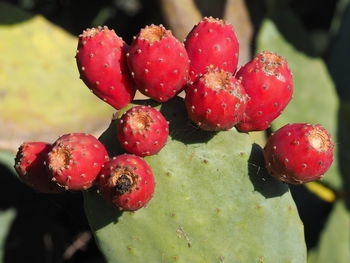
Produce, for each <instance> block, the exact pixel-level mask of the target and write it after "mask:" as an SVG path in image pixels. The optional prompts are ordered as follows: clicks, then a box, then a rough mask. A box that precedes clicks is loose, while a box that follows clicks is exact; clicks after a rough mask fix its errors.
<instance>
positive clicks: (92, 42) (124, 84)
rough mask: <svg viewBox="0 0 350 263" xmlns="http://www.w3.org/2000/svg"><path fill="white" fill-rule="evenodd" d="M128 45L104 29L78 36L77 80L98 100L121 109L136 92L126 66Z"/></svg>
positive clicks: (100, 28) (94, 29)
mask: <svg viewBox="0 0 350 263" xmlns="http://www.w3.org/2000/svg"><path fill="white" fill-rule="evenodd" d="M127 50H128V45H127V44H126V43H125V42H124V41H123V40H122V39H121V38H120V37H118V36H117V35H116V33H115V32H114V30H109V29H108V28H107V27H98V28H91V29H89V28H88V29H86V30H85V31H84V32H83V33H82V34H81V35H80V36H79V43H78V49H77V55H76V60H77V65H78V69H79V72H80V76H81V79H82V80H83V81H84V83H85V84H86V85H87V86H88V88H89V89H90V90H91V91H92V92H93V93H94V94H95V95H96V96H97V97H99V98H100V99H102V100H104V101H105V102H107V103H108V104H110V105H111V106H113V107H114V108H116V109H121V108H123V107H124V106H126V105H127V104H129V103H130V102H131V101H132V99H133V98H134V95H135V91H136V89H135V88H134V86H133V83H132V81H131V78H130V73H129V70H128V67H127V64H126V57H125V55H126V52H127Z"/></svg>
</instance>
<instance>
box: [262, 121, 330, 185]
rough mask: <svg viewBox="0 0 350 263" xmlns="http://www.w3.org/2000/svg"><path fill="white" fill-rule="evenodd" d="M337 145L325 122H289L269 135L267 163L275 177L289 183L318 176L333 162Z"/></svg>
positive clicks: (304, 181) (265, 150) (303, 181)
mask: <svg viewBox="0 0 350 263" xmlns="http://www.w3.org/2000/svg"><path fill="white" fill-rule="evenodd" d="M333 148H334V144H333V143H332V141H331V137H330V135H329V133H328V132H327V130H325V129H324V128H323V127H322V126H320V125H310V124H305V123H295V124H288V125H285V126H283V127H282V128H280V129H279V130H277V131H276V132H275V133H273V134H272V135H271V136H270V137H269V139H268V141H267V144H266V146H265V149H264V157H265V162H266V167H267V170H268V172H269V173H270V174H271V175H272V176H273V177H275V178H276V179H278V180H281V181H284V182H286V183H290V184H302V183H306V182H310V181H314V180H318V179H320V178H321V177H322V176H323V175H324V173H325V172H326V171H327V170H328V169H329V167H330V166H331V164H332V162H333Z"/></svg>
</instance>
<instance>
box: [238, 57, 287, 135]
mask: <svg viewBox="0 0 350 263" xmlns="http://www.w3.org/2000/svg"><path fill="white" fill-rule="evenodd" d="M236 78H237V79H241V80H242V85H243V87H244V88H245V90H246V92H247V94H248V96H249V98H250V99H249V101H248V103H247V108H246V111H245V113H244V116H243V120H242V122H241V123H239V124H238V125H237V128H238V129H239V130H240V131H245V132H248V131H262V130H266V129H267V128H268V127H269V126H270V123H271V122H272V121H273V120H274V119H276V118H277V117H278V116H279V115H280V114H281V112H282V111H283V110H284V109H285V107H286V106H287V104H288V103H289V101H290V100H291V99H292V95H293V77H292V73H291V71H290V70H289V68H288V64H287V61H286V60H285V59H284V58H282V57H281V56H279V55H277V54H275V53H271V52H267V51H264V52H261V53H259V54H257V55H256V56H255V57H254V58H253V59H252V60H251V61H249V62H248V63H247V64H245V65H244V66H243V67H241V68H240V70H239V71H238V72H237V74H236Z"/></svg>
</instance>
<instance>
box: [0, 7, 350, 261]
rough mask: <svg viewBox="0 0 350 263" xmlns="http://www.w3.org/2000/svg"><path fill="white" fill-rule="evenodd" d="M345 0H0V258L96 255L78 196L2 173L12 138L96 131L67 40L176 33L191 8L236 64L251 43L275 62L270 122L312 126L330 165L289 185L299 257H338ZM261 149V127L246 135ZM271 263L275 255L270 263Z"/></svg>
mask: <svg viewBox="0 0 350 263" xmlns="http://www.w3.org/2000/svg"><path fill="white" fill-rule="evenodd" d="M349 3H350V1H349V0H319V1H317V0H308V1H303V0H246V1H244V0H226V1H224V0H197V1H192V0H147V1H146V0H92V1H81V0H74V1H73V0H18V1H14V0H8V1H0V185H1V186H2V189H1V192H0V249H1V250H0V261H1V260H2V262H24V261H26V262H105V259H104V257H103V255H102V253H101V252H100V251H99V250H98V248H97V247H96V245H95V242H94V240H93V236H92V233H91V232H90V228H89V226H88V223H87V220H86V217H85V214H84V209H83V202H82V197H81V194H80V193H66V194H64V195H57V196H56V195H43V194H38V193H35V192H34V191H32V190H31V189H29V188H27V187H26V186H24V185H22V184H21V183H20V182H19V181H18V180H17V179H16V178H15V176H14V170H13V168H12V167H13V158H14V153H15V152H16V150H17V148H18V146H19V145H20V144H21V143H22V142H23V141H39V140H42V141H48V142H52V141H54V140H55V139H56V138H57V137H58V136H59V135H61V134H64V133H68V132H74V131H79V132H88V133H92V134H94V135H96V136H99V134H101V132H102V131H103V130H104V129H106V128H107V126H108V125H109V121H110V118H111V116H112V114H113V112H114V110H113V109H112V108H111V107H110V106H108V105H105V104H104V103H102V102H100V101H99V99H97V98H95V97H94V96H93V95H92V94H91V93H89V92H88V90H87V89H86V88H85V87H84V85H83V83H82V82H81V81H80V80H79V74H78V71H77V69H76V67H75V60H74V55H75V50H76V45H77V36H78V35H79V34H80V33H81V32H82V31H83V30H84V29H85V28H87V27H93V26H98V25H107V26H109V27H110V28H113V29H115V30H116V32H117V34H118V35H119V36H121V37H123V38H124V40H125V41H126V42H127V43H130V41H131V39H132V37H133V36H134V35H136V34H137V33H138V31H139V30H140V28H142V27H144V26H145V25H148V24H152V23H153V24H160V23H162V24H164V25H165V26H167V27H169V28H171V29H172V30H173V32H174V34H175V35H176V36H177V37H178V38H179V39H180V40H183V39H184V37H185V36H186V34H187V33H188V32H189V30H190V29H191V28H192V27H193V25H194V24H196V23H197V22H198V21H199V20H200V19H201V17H202V16H214V17H220V18H225V19H226V20H228V21H229V22H231V23H232V24H233V25H234V27H235V29H236V33H237V35H238V38H239V40H240V45H241V46H240V48H241V50H240V64H241V65H242V64H243V63H245V62H247V61H248V60H249V59H250V58H251V57H252V56H253V55H254V54H255V53H256V52H258V51H260V50H269V51H275V52H277V53H279V54H280V55H282V56H284V57H286V58H287V60H288V62H289V65H290V67H291V69H292V71H293V73H294V80H295V96H294V99H293V101H292V103H291V104H290V105H289V106H288V107H287V109H286V111H285V112H284V114H283V115H282V116H281V117H280V118H278V119H277V120H276V121H275V122H274V123H273V125H272V130H274V129H277V128H279V127H281V126H282V125H284V124H286V123H288V122H310V123H320V124H322V125H323V126H325V127H326V128H327V129H328V130H329V131H330V132H331V134H332V135H333V139H334V141H335V143H336V148H335V151H336V154H335V161H334V164H333V166H332V168H331V169H330V171H329V172H328V174H327V175H326V178H325V179H324V180H322V181H321V182H319V183H316V184H310V185H307V186H292V187H291V191H292V194H293V197H294V200H295V202H296V204H297V206H298V210H299V214H300V217H301V219H302V221H303V223H304V227H305V238H306V243H307V247H308V251H309V253H308V255H309V256H308V261H309V262H310V263H323V262H327V263H328V262H332V263H343V262H344V263H348V262H350V212H349V208H350V206H349V203H348V201H349V191H350V175H349V172H350V166H349V164H350V153H349V146H350V139H349V138H350V136H349V135H350V85H349V83H350V74H349V73H348V72H349V70H350V67H349V66H348V65H349V61H350V49H349V47H350V5H349ZM253 136H254V138H256V140H257V142H259V143H260V144H261V145H262V146H263V144H264V139H265V134H261V133H257V134H254V135H253ZM281 263H283V262H281Z"/></svg>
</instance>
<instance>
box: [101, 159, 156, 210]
mask: <svg viewBox="0 0 350 263" xmlns="http://www.w3.org/2000/svg"><path fill="white" fill-rule="evenodd" d="M154 188H155V181H154V177H153V172H152V170H151V167H149V165H148V164H147V163H146V161H145V160H143V159H142V158H141V157H138V156H136V155H131V154H123V155H119V156H117V157H114V158H113V159H112V160H110V161H109V162H107V163H106V164H105V166H104V167H103V168H102V170H101V172H100V191H101V194H102V196H103V197H104V198H105V199H106V200H107V201H109V202H111V203H112V204H113V205H114V206H116V207H117V208H118V209H120V210H122V211H135V210H138V209H140V208H141V207H144V206H145V205H146V204H147V203H148V202H149V200H150V199H151V198H152V196H153V193H154Z"/></svg>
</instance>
